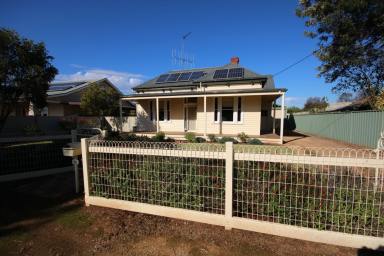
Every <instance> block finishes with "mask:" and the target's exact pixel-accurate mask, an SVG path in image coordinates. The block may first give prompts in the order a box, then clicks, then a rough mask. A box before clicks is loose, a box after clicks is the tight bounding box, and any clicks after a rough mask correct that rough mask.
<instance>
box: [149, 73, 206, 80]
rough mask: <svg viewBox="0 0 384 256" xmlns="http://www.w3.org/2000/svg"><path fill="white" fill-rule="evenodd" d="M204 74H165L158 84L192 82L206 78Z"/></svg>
mask: <svg viewBox="0 0 384 256" xmlns="http://www.w3.org/2000/svg"><path fill="white" fill-rule="evenodd" d="M204 74H205V73H204V72H203V71H196V72H184V73H172V74H164V75H161V76H159V78H158V79H157V80H156V83H165V82H179V81H180V82H185V81H191V80H196V79H198V78H200V77H202V76H204Z"/></svg>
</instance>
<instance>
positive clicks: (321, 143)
mask: <svg viewBox="0 0 384 256" xmlns="http://www.w3.org/2000/svg"><path fill="white" fill-rule="evenodd" d="M284 145H288V146H299V147H330V148H354V149H361V148H364V147H362V146H358V145H354V144H349V143H346V142H343V141H337V140H332V139H327V138H322V137H316V136H307V135H303V134H299V133H294V132H291V133H290V134H287V135H284Z"/></svg>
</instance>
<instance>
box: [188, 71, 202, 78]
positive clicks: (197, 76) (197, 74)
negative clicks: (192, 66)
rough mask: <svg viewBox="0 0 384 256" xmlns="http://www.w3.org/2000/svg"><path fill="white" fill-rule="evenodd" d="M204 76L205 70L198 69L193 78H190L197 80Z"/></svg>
mask: <svg viewBox="0 0 384 256" xmlns="http://www.w3.org/2000/svg"><path fill="white" fill-rule="evenodd" d="M202 76H204V72H203V71H196V72H193V73H192V75H191V78H190V79H189V80H196V79H198V78H200V77H202Z"/></svg>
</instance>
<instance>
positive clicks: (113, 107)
mask: <svg viewBox="0 0 384 256" xmlns="http://www.w3.org/2000/svg"><path fill="white" fill-rule="evenodd" d="M119 99H120V94H119V93H118V92H116V90H114V89H112V88H111V87H109V86H108V87H102V86H100V85H99V84H93V85H91V86H90V87H88V88H87V89H85V90H84V92H83V94H82V96H81V100H80V109H81V111H82V113H83V114H85V115H90V116H97V117H99V119H100V122H103V121H104V118H103V117H105V116H117V115H118V113H119ZM103 126H104V125H103V124H102V123H101V127H102V128H103Z"/></svg>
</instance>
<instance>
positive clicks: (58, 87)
mask: <svg viewBox="0 0 384 256" xmlns="http://www.w3.org/2000/svg"><path fill="white" fill-rule="evenodd" d="M84 83H85V82H71V83H59V84H52V85H51V86H49V89H48V90H49V91H64V90H68V89H70V88H73V87H76V86H79V85H81V84H84Z"/></svg>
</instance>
